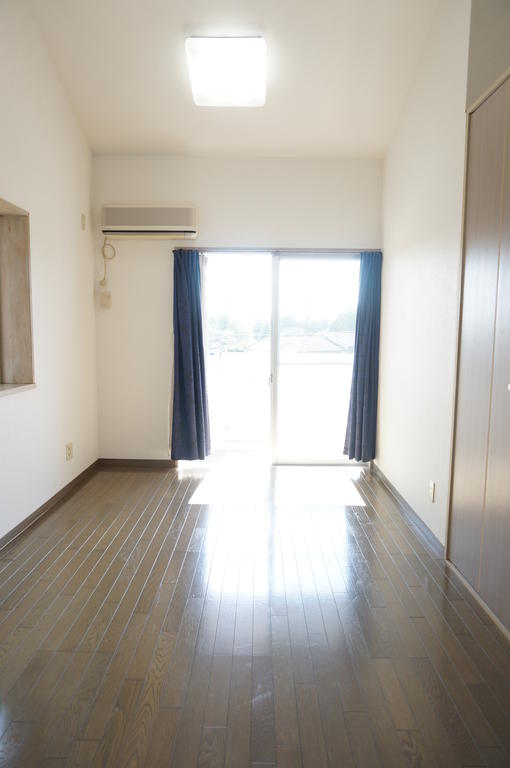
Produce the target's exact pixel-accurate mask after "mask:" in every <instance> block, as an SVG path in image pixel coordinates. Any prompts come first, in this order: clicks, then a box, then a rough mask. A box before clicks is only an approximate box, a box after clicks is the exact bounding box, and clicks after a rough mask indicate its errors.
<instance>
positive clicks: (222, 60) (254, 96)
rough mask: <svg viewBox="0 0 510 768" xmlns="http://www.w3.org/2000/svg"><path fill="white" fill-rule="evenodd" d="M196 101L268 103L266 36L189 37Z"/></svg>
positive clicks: (205, 104)
mask: <svg viewBox="0 0 510 768" xmlns="http://www.w3.org/2000/svg"><path fill="white" fill-rule="evenodd" d="M186 56H187V58H188V69H189V74H190V79H191V90H192V92H193V101H194V102H195V104H196V105H197V106H199V107H262V106H263V105H264V104H265V103H266V41H265V40H264V38H263V37H188V38H187V39H186Z"/></svg>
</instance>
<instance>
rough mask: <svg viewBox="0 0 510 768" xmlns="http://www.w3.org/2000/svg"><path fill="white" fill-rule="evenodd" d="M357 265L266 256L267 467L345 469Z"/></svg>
mask: <svg viewBox="0 0 510 768" xmlns="http://www.w3.org/2000/svg"><path fill="white" fill-rule="evenodd" d="M358 289H359V258H358V257H349V256H347V255H334V256H333V255H331V256H330V255H324V254H317V255H314V254H306V255H302V254H299V255H298V254H296V255H295V256H293V255H291V254H289V255H287V254H285V255H282V254H278V255H275V256H274V257H273V323H272V371H273V390H272V411H273V413H272V425H273V441H272V442H273V462H274V463H279V464H286V463H288V464H329V463H334V464H336V463H346V461H347V460H346V457H345V456H344V455H343V447H344V436H345V428H346V424H347V413H348V408H349V394H350V386H351V378H352V365H353V357H354V331H355V322H356V307H357V302H358Z"/></svg>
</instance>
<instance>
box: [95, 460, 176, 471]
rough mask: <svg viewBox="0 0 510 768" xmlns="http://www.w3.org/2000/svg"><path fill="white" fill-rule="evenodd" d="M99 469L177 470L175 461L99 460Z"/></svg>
mask: <svg viewBox="0 0 510 768" xmlns="http://www.w3.org/2000/svg"><path fill="white" fill-rule="evenodd" d="M97 466H98V468H99V469H175V468H176V467H177V462H176V461H175V459H98V460H97Z"/></svg>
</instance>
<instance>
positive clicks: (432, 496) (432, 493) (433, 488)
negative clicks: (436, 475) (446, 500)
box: [429, 480, 436, 503]
mask: <svg viewBox="0 0 510 768" xmlns="http://www.w3.org/2000/svg"><path fill="white" fill-rule="evenodd" d="M429 497H430V500H431V502H432V503H434V502H435V500H436V484H435V482H434V481H433V480H431V481H430V482H429Z"/></svg>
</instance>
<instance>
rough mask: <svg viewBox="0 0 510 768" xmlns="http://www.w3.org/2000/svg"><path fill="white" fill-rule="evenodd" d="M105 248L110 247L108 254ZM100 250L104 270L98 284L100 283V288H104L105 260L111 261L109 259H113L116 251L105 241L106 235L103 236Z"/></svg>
mask: <svg viewBox="0 0 510 768" xmlns="http://www.w3.org/2000/svg"><path fill="white" fill-rule="evenodd" d="M107 248H110V249H111V252H110V253H109V254H108V253H107V251H106V249H107ZM101 252H102V254H103V263H104V271H103V277H102V279H101V280H100V281H99V285H100V286H101V287H102V288H104V287H105V286H106V262H107V261H111V260H112V259H114V258H115V256H116V251H115V248H114V247H113V245H112V244H111V243H108V242H107V239H106V237H105V239H104V241H103V247H102V250H101Z"/></svg>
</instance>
